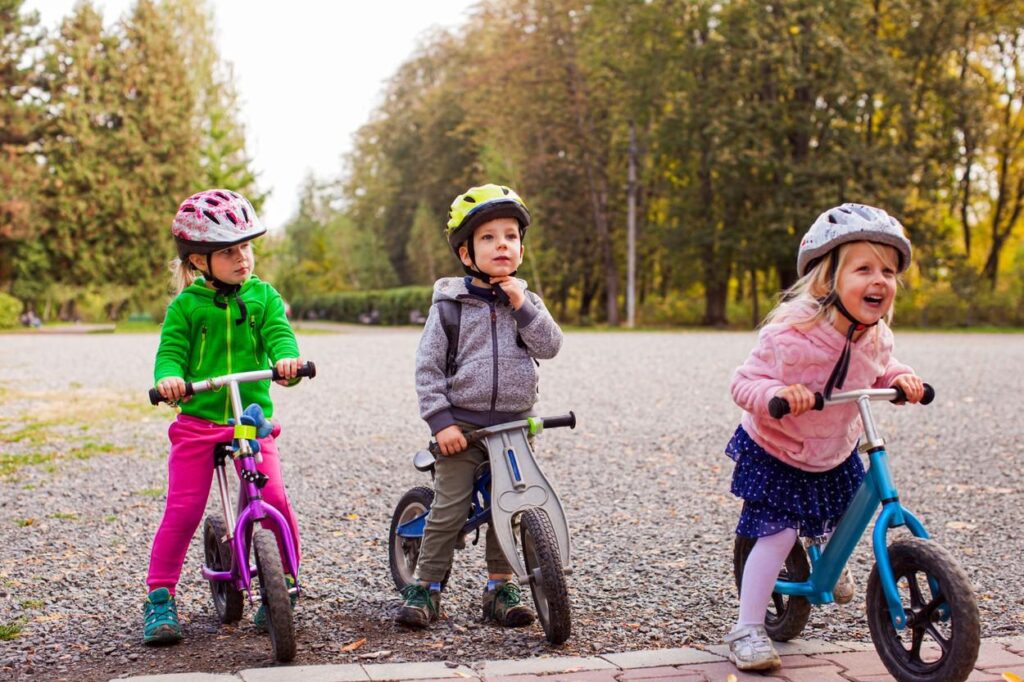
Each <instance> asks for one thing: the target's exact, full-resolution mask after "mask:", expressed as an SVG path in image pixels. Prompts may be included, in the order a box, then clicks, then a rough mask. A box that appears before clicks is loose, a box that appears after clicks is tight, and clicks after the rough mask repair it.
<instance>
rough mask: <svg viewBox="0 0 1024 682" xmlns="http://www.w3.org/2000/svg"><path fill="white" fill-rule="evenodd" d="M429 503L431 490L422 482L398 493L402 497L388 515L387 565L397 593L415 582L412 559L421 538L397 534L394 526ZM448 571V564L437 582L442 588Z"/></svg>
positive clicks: (431, 502) (416, 559) (413, 561)
mask: <svg viewBox="0 0 1024 682" xmlns="http://www.w3.org/2000/svg"><path fill="white" fill-rule="evenodd" d="M432 504H434V491H433V490H432V489H431V488H428V487H426V486H423V485H420V486H416V487H415V488H410V489H409V490H407V491H406V493H405V494H404V495H402V499H400V500H399V501H398V504H397V505H395V511H394V513H393V514H392V515H391V529H390V530H389V531H388V563H389V564H390V566H391V579H392V580H394V581H395V587H397V588H398V591H399V592H401V591H402V590H404V589H405V588H406V587H408V586H409V585H411V584H413V583H414V582H416V562H417V561H418V560H419V556H420V543H421V540H420V539H419V538H415V539H414V538H400V537H398V535H397V532H398V527H399V526H400V525H402V524H403V523H406V522H408V521H411V520H412V519H414V518H416V517H417V516H419V515H420V514H423V513H424V512H426V511H427V510H428V509H430V505H432ZM451 573H452V569H451V566H449V567H448V571H447V572H446V573H445V575H444V580H442V581H441V588H442V589H444V587H445V585H447V584H448V578H449V577H450V576H451Z"/></svg>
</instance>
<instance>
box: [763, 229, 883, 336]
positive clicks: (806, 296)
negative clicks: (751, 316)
mask: <svg viewBox="0 0 1024 682" xmlns="http://www.w3.org/2000/svg"><path fill="white" fill-rule="evenodd" d="M861 243H867V244H868V245H869V246H870V247H871V249H872V250H873V251H874V252H875V255H877V256H878V257H879V258H880V259H881V260H882V261H883V262H884V263H891V264H892V267H893V269H894V270H896V269H897V268H898V265H899V252H898V251H897V250H896V249H895V247H892V246H889V245H888V244H878V243H876V242H871V241H866V242H846V243H845V244H840V245H839V246H838V247H836V249H837V252H836V267H835V271H836V272H837V273H838V272H841V271H842V269H843V266H844V265H845V264H846V261H847V259H848V258H849V253H850V249H849V248H848V247H850V246H852V245H853V244H861ZM834 291H835V287H834V282H833V277H832V256H831V252H829V253H827V254H825V255H824V256H822V257H821V258H819V259H818V262H817V263H815V264H814V267H812V268H811V269H810V270H808V271H807V274H806V275H804V276H803V277H801V278H800V279H798V280H797V281H796V283H795V284H793V286H791V287H790V288H788V289H786V290H785V291H783V292H782V293H781V294H780V295H779V302H778V303H777V304H776V305H775V307H774V308H773V309H772V310H771V312H769V313H768V314H767V315H766V316H765V318H764V321H763V322H761V326H762V327H764V326H767V325H769V324H787V325H789V326H791V327H797V328H801V329H808V328H810V327H813V326H814V325H816V324H817V323H818V322H819V321H821V320H827V321H828V322H829V323H831V322H832V321H833V320H835V316H836V314H837V313H838V311H837V310H836V307H835V306H834V305H831V304H829V305H823V302H824V301H825V300H826V299H827V298H829V295H830V294H832V293H834ZM893 303H895V300H894V301H893ZM893 307H894V306H893V305H890V306H889V309H888V310H887V311H886V312H885V322H886V324H891V323H892V313H893Z"/></svg>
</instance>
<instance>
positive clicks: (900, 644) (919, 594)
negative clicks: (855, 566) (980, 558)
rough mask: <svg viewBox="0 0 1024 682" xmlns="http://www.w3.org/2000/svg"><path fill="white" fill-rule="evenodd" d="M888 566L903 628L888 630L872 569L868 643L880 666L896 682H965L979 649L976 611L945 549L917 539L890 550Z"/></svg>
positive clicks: (875, 570)
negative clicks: (904, 622)
mask: <svg viewBox="0 0 1024 682" xmlns="http://www.w3.org/2000/svg"><path fill="white" fill-rule="evenodd" d="M889 560H890V561H891V562H892V572H893V578H894V579H895V580H896V589H897V591H898V592H899V595H900V600H901V602H902V603H903V608H904V609H905V610H906V612H907V626H906V627H905V628H904V629H903V630H897V629H896V628H895V627H894V626H893V624H892V619H891V618H890V616H889V606H888V604H887V602H886V601H885V595H884V594H883V592H882V581H881V579H880V578H879V576H878V566H877V565H876V566H875V567H874V568H872V569H871V577H870V578H868V589H867V595H866V600H867V612H868V628H869V629H870V630H871V640H872V641H873V642H874V643H875V648H876V649H877V650H878V655H879V657H880V658H881V659H882V663H884V664H885V667H886V668H888V669H889V672H890V673H892V675H893V677H895V678H896V679H897V680H900V681H901V682H937V681H938V680H942V681H943V682H946V681H947V680H948V681H949V682H960V681H961V680H966V679H967V676H968V675H970V674H971V671H972V670H973V669H974V662H975V661H976V660H977V658H978V647H979V646H980V645H981V625H980V618H979V615H978V605H977V603H976V602H975V600H974V591H973V590H972V589H971V583H970V580H968V578H967V575H966V574H964V571H963V569H962V568H960V566H959V564H957V562H956V559H954V558H953V555H952V554H950V553H949V552H948V551H947V550H946V549H944V548H943V547H941V546H940V545H937V544H935V543H934V542H933V541H931V540H923V539H921V538H904V539H901V540H897V541H896V542H894V543H892V544H891V545H889ZM933 586H934V587H933Z"/></svg>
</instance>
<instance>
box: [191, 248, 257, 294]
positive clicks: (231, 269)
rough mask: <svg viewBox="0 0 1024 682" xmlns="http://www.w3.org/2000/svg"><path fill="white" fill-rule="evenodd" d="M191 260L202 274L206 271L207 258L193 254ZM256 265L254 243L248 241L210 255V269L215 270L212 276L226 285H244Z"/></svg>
mask: <svg viewBox="0 0 1024 682" xmlns="http://www.w3.org/2000/svg"><path fill="white" fill-rule="evenodd" d="M189 258H191V259H192V263H193V264H194V265H195V266H196V267H197V268H199V270H200V272H203V271H205V270H206V256H200V255H198V254H192V255H190V256H189ZM255 264H256V257H255V256H254V255H253V252H252V241H246V242H242V243H241V244H235V245H233V246H229V247H228V248H226V249H221V250H220V251H214V252H213V253H212V254H211V255H210V267H211V268H212V269H213V272H212V273H210V274H212V275H213V276H214V277H216V278H217V279H219V280H220V281H222V282H224V283H225V284H232V285H234V284H242V283H243V282H245V281H246V280H247V279H249V275H251V274H252V269H253V266H254V265H255Z"/></svg>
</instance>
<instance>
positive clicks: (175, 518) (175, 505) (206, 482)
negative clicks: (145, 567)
mask: <svg viewBox="0 0 1024 682" xmlns="http://www.w3.org/2000/svg"><path fill="white" fill-rule="evenodd" d="M233 429H234V427H232V426H221V425H220V424H214V423H213V422H209V421H206V420H205V419H199V418H197V417H192V416H189V415H186V414H180V415H178V419H177V420H176V421H175V422H173V423H172V424H171V426H170V428H169V429H168V430H167V435H168V436H169V437H170V439H171V453H170V456H169V457H168V460H167V507H166V508H165V509H164V517H163V519H162V520H161V521H160V527H159V528H158V529H157V531H156V537H154V538H153V550H152V552H151V553H150V557H149V575H148V576H147V577H146V584H147V585H148V586H149V590H150V591H153V590H155V589H157V588H160V587H166V588H167V589H168V590H170V591H171V594H174V588H175V586H176V585H177V584H178V578H179V577H180V576H181V567H182V564H184V563H185V553H186V552H187V551H188V545H189V542H191V540H192V536H193V535H194V534H195V532H196V529H197V528H198V527H199V522H200V521H202V520H203V514H204V512H205V511H206V500H207V498H208V497H209V495H210V486H211V484H212V483H213V449H214V446H215V445H217V443H227V442H230V441H231V438H232V434H233ZM279 433H281V426H280V425H279V424H276V423H275V424H274V430H273V432H272V433H271V434H270V436H268V437H267V438H261V439H260V441H259V442H260V454H261V455H262V456H263V461H262V462H261V463H259V464H257V465H256V468H257V469H259V470H260V471H261V472H262V473H264V474H266V475H267V476H268V477H269V478H270V481H269V482H268V483H267V484H266V485H265V486H264V487H263V488H262V489H261V491H260V492H261V494H262V496H263V499H264V501H266V502H267V503H268V504H270V505H271V506H273V507H274V508H275V509H277V510H278V511H280V512H281V513H282V514H283V515H284V517H285V518H286V519H287V520H288V525H289V526H290V528H291V531H292V536H293V537H294V538H295V551H296V554H298V551H299V527H298V524H297V523H296V521H295V514H294V512H292V508H291V505H290V504H289V503H288V495H287V494H286V493H285V490H284V480H283V479H282V478H281V466H280V460H279V458H278V454H277V445H276V444H275V443H274V438H276V437H277V435H278V434H279ZM235 466H236V468H239V467H240V464H239V463H238V462H236V463H235ZM263 525H264V526H265V527H268V528H270V527H271V524H269V523H266V522H264V524H263ZM275 532H276V531H275ZM277 542H278V546H279V547H282V548H283V547H284V543H283V541H282V540H281V538H280V536H279V537H278V539H277ZM282 560H283V557H282Z"/></svg>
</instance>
